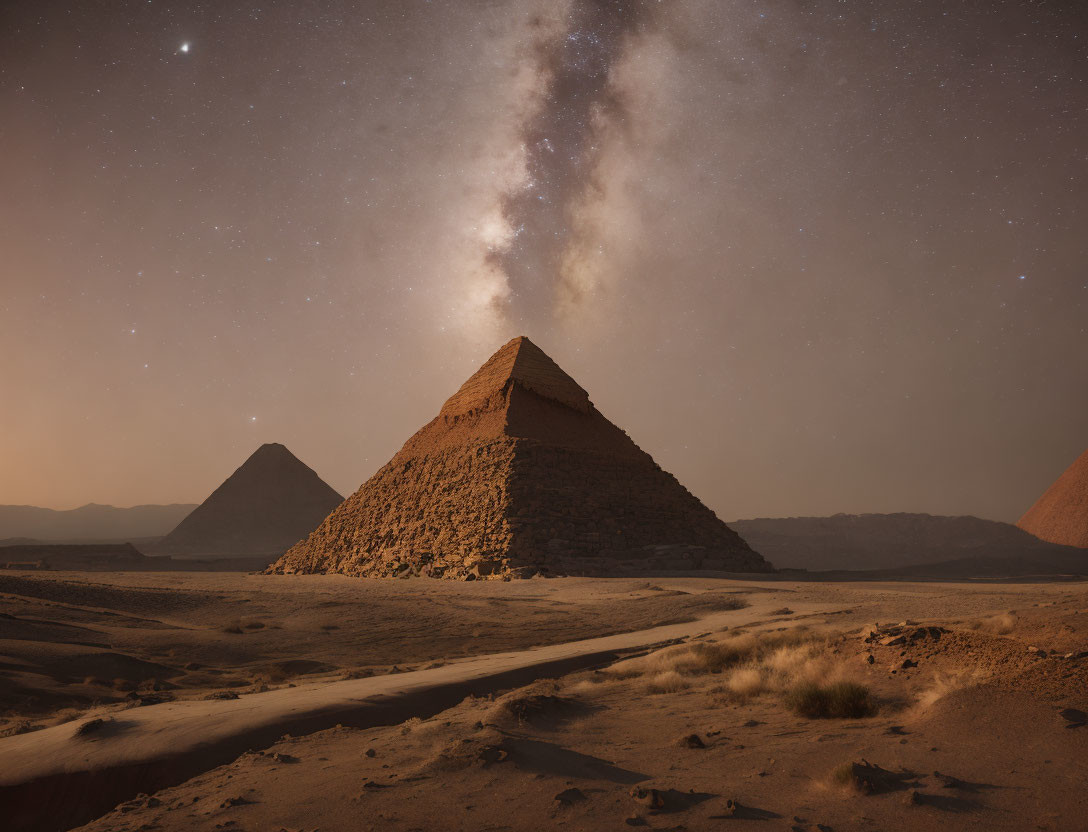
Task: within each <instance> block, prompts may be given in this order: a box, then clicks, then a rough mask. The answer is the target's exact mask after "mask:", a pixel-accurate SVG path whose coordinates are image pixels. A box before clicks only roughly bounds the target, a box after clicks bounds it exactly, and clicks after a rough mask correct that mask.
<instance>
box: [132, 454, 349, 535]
mask: <svg viewBox="0 0 1088 832" xmlns="http://www.w3.org/2000/svg"><path fill="white" fill-rule="evenodd" d="M342 501H343V497H341V496H340V495H339V494H337V493H336V492H335V491H333V490H332V488H330V487H329V486H328V485H327V484H326V483H325V481H324V480H322V479H321V477H319V476H318V475H317V474H316V473H314V471H313V469H311V468H310V467H308V466H307V465H305V464H304V463H303V462H302V461H301V460H299V458H298V457H296V456H295V455H294V454H293V453H291V452H290V451H289V450H287V448H285V447H284V446H283V445H280V444H278V443H272V444H267V445H261V447H259V448H258V449H257V450H256V451H254V453H253V455H252V456H250V458H249V459H247V460H246V461H245V463H243V465H242V467H241V468H239V469H238V470H237V471H235V472H234V473H233V474H231V475H230V477H228V478H227V479H226V481H224V482H223V484H222V485H220V486H219V487H218V488H217V489H215V491H213V492H212V494H211V496H209V497H208V499H206V500H205V501H204V502H203V503H201V504H200V505H199V506H197V507H196V508H195V509H193V511H192V513H190V514H189V515H188V516H187V517H186V518H185V519H184V520H182V521H181V522H180V523H179V524H178V525H177V527H176V528H175V529H174V530H173V531H172V532H170V534H168V535H167V536H166V537H164V538H163V539H162V540H161V541H159V542H158V543H157V544H156V545H155V546H154V547H153V551H154V552H155V553H156V554H173V555H181V554H185V555H211V556H236V555H254V556H256V555H269V556H274V555H281V554H283V553H284V552H285V551H287V549H289V548H290V547H291V546H293V545H294V544H296V543H298V542H299V541H300V540H302V539H303V538H304V537H306V536H307V535H308V534H309V533H310V532H312V531H313V530H314V529H315V528H317V526H318V524H319V523H321V521H322V520H324V519H325V518H326V517H327V516H328V514H329V512H330V511H332V510H333V509H334V508H336V506H338V505H339V504H340V503H341V502H342Z"/></svg>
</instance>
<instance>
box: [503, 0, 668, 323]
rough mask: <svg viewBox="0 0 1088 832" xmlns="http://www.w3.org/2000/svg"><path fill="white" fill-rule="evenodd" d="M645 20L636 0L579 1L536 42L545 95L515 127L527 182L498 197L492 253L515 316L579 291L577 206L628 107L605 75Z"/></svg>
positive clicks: (644, 7) (587, 194) (528, 315)
mask: <svg viewBox="0 0 1088 832" xmlns="http://www.w3.org/2000/svg"><path fill="white" fill-rule="evenodd" d="M650 17H651V12H650V9H649V6H648V4H647V3H645V2H643V1H642V0H576V2H575V3H574V4H573V5H572V7H571V8H570V10H569V11H568V12H567V15H566V19H565V21H564V23H565V26H564V28H562V29H561V30H560V31H559V32H557V33H554V34H552V35H551V36H550V37H548V38H546V39H542V40H541V41H540V42H538V43H536V44H535V45H534V48H533V50H532V53H531V54H532V56H533V58H534V59H535V62H536V66H535V67H534V68H535V70H536V71H537V72H538V73H540V75H541V76H542V78H543V86H544V89H543V92H542V93H541V94H540V97H539V103H538V105H537V108H536V110H535V112H534V113H533V114H532V115H531V116H530V117H529V118H527V119H526V121H525V123H523V124H522V125H520V131H519V133H518V140H519V141H520V142H521V144H522V145H523V146H524V148H525V168H526V179H525V180H524V181H523V182H520V183H519V185H518V187H517V189H516V190H514V191H513V192H511V193H506V194H504V195H503V197H502V212H503V216H504V218H505V219H506V221H507V223H508V225H509V229H510V238H509V241H508V242H507V243H506V244H505V245H503V246H501V247H499V248H497V249H496V250H495V251H494V252H493V255H492V256H493V259H494V261H495V262H496V263H497V264H498V265H499V267H500V268H501V269H502V271H503V273H504V274H505V276H506V278H507V281H508V288H509V291H510V301H511V303H510V305H511V307H512V309H513V317H514V318H515V319H516V320H520V321H525V320H533V319H535V318H539V317H540V316H541V313H542V312H543V313H544V314H546V313H547V312H548V311H551V310H552V309H553V308H554V307H555V304H556V300H557V298H556V295H557V291H558V290H559V289H560V287H562V288H563V289H565V290H566V292H567V294H568V296H569V295H570V293H571V292H577V288H578V287H577V282H576V280H575V279H573V276H572V275H571V274H570V270H571V269H572V268H573V266H572V264H571V263H570V262H569V259H568V258H569V255H570V253H571V246H572V243H573V242H574V237H575V236H576V235H577V234H578V233H579V231H580V229H579V227H578V217H577V211H578V208H579V207H580V204H581V203H582V202H584V201H586V200H588V199H592V198H593V196H594V193H595V188H596V187H597V184H598V183H597V181H596V177H597V171H596V164H597V161H598V158H599V156H600V154H601V150H602V148H601V143H602V142H603V141H605V132H606V131H605V127H606V125H607V126H611V127H615V126H617V125H620V126H622V125H623V123H624V121H625V119H626V116H627V113H626V112H625V107H624V101H623V97H622V96H621V95H620V94H619V93H618V92H617V90H616V88H615V86H614V85H613V84H612V82H611V81H612V78H611V73H612V70H613V67H614V66H615V64H616V61H617V58H618V57H619V55H620V53H621V51H622V50H623V48H624V46H625V45H626V43H627V39H628V38H629V37H630V36H631V35H633V34H634V33H636V32H638V31H639V30H640V29H641V28H642V27H643V26H644V25H645V23H646V22H647V21H648V19H649V18H650Z"/></svg>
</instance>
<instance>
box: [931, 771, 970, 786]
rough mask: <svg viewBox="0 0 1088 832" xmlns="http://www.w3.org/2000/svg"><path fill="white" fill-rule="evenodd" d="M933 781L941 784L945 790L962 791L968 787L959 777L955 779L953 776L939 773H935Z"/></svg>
mask: <svg viewBox="0 0 1088 832" xmlns="http://www.w3.org/2000/svg"><path fill="white" fill-rule="evenodd" d="M933 779H934V780H936V781H937V782H938V783H940V784H941V788H945V789H962V788H965V787H966V786H967V784H966V783H964V782H963V781H962V780H960V779H959V778H958V777H953V776H952V775H951V774H941V773H940V772H939V771H935V772H933Z"/></svg>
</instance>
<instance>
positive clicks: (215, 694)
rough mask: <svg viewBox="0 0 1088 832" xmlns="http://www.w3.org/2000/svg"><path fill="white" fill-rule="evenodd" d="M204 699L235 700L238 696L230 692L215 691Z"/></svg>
mask: <svg viewBox="0 0 1088 832" xmlns="http://www.w3.org/2000/svg"><path fill="white" fill-rule="evenodd" d="M204 698H205V699H237V698H238V694H237V693H235V692H234V691H232V690H217V691H213V692H212V693H209V694H208V695H207V696H205V697H204Z"/></svg>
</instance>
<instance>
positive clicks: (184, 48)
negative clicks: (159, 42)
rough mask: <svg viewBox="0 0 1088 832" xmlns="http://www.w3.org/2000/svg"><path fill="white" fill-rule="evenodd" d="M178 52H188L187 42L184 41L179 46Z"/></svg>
mask: <svg viewBox="0 0 1088 832" xmlns="http://www.w3.org/2000/svg"><path fill="white" fill-rule="evenodd" d="M178 51H179V52H188V51H189V41H185V42H184V43H183V44H182V45H181V46H179V47H178Z"/></svg>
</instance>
